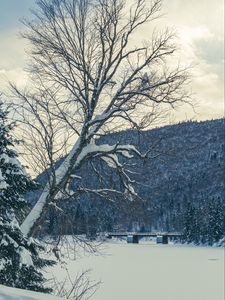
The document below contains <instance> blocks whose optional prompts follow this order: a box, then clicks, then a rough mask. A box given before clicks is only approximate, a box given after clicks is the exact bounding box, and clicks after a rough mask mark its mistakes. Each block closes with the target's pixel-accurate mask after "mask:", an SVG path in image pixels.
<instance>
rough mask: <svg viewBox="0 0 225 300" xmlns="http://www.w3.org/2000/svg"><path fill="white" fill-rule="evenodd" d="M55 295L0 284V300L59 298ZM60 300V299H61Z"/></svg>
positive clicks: (57, 299)
mask: <svg viewBox="0 0 225 300" xmlns="http://www.w3.org/2000/svg"><path fill="white" fill-rule="evenodd" d="M60 299H61V298H58V297H56V296H52V295H49V294H43V293H36V292H32V291H26V290H21V289H15V288H10V287H6V286H3V285H0V300H60ZM61 300H62V299H61Z"/></svg>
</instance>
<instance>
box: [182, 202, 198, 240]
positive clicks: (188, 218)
mask: <svg viewBox="0 0 225 300" xmlns="http://www.w3.org/2000/svg"><path fill="white" fill-rule="evenodd" d="M183 235H184V240H185V241H187V242H188V243H190V242H195V243H198V242H199V239H200V235H199V224H198V217H197V210H196V208H195V207H194V206H193V205H192V203H190V202H188V203H187V208H186V211H185V213H184V226H183Z"/></svg>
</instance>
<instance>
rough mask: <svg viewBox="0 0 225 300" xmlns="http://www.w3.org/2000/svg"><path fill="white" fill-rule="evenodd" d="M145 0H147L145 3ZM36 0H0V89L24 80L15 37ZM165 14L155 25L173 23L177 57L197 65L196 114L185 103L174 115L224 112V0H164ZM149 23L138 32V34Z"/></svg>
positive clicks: (208, 115) (21, 42) (206, 115)
mask: <svg viewBox="0 0 225 300" xmlns="http://www.w3.org/2000/svg"><path fill="white" fill-rule="evenodd" d="M148 1H149V0H147V2H148ZM34 3H35V0H0V90H4V89H5V87H6V85H7V80H13V81H15V82H16V83H17V84H18V85H21V86H22V85H24V83H25V82H26V73H25V72H24V67H25V66H26V60H27V55H26V52H25V49H26V48H27V44H26V42H25V41H24V40H23V39H21V38H19V34H18V33H19V31H20V30H22V29H23V26H22V24H21V23H20V21H19V20H20V19H22V18H24V17H26V18H30V17H31V14H30V11H29V9H30V8H32V7H34ZM163 3H164V6H163V12H165V13H166V15H165V16H164V17H163V18H162V20H161V21H160V25H162V24H163V25H165V26H172V27H174V28H176V30H177V32H178V36H179V38H180V45H181V50H182V53H181V60H182V61H183V62H187V63H193V64H195V65H196V67H195V69H194V73H193V80H192V85H191V89H192V90H193V92H194V93H195V94H196V96H195V97H196V99H197V100H198V102H199V104H198V108H197V112H198V114H197V115H196V114H195V113H194V112H193V111H191V110H190V109H189V108H184V109H183V110H181V111H179V112H178V113H177V115H176V116H175V119H176V120H182V119H185V118H188V119H189V118H193V119H199V120H200V119H201V120H202V119H210V118H217V117H221V116H223V115H224V94H223V81H224V78H223V77H224V27H223V19H224V4H223V0H214V1H212V0H198V1H197V0H164V1H163ZM148 31H149V30H148V28H147V27H146V28H145V29H144V30H143V31H142V32H139V35H140V36H143V39H145V38H146V37H147V32H148Z"/></svg>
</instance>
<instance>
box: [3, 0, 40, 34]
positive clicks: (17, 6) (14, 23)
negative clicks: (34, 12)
mask: <svg viewBox="0 0 225 300" xmlns="http://www.w3.org/2000/svg"><path fill="white" fill-rule="evenodd" d="M33 3H34V0H0V30H9V29H12V28H15V27H18V26H19V25H20V22H19V19H20V18H23V17H27V16H29V15H30V12H29V8H30V7H31V6H32V4H33Z"/></svg>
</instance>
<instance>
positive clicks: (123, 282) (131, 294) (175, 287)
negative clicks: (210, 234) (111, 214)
mask: <svg viewBox="0 0 225 300" xmlns="http://www.w3.org/2000/svg"><path fill="white" fill-rule="evenodd" d="M224 256H225V255H224V248H210V247H191V246H181V245H180V246H179V245H172V244H169V245H157V244H155V242H144V243H140V244H126V243H125V242H120V243H118V242H115V243H113V242H111V243H106V244H105V250H104V255H98V256H93V255H91V256H85V257H82V258H80V259H79V260H77V261H70V262H69V263H68V269H69V272H70V274H74V277H75V275H76V274H77V272H80V271H82V270H85V269H92V274H91V275H92V279H95V280H101V281H102V284H101V286H100V288H99V289H98V290H97V292H96V293H95V295H94V296H93V297H92V298H91V299H92V300H115V299H116V300H151V299H152V300H224ZM49 271H50V270H49ZM52 272H53V273H54V275H57V277H58V278H59V279H61V280H63V278H64V277H65V276H66V275H65V270H64V269H63V268H61V267H60V266H59V265H58V266H56V267H54V268H53V269H52ZM49 276H50V277H51V272H50V274H49ZM72 276H73V275H72ZM10 300H11V299H10ZM13 300H14V299H13Z"/></svg>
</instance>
